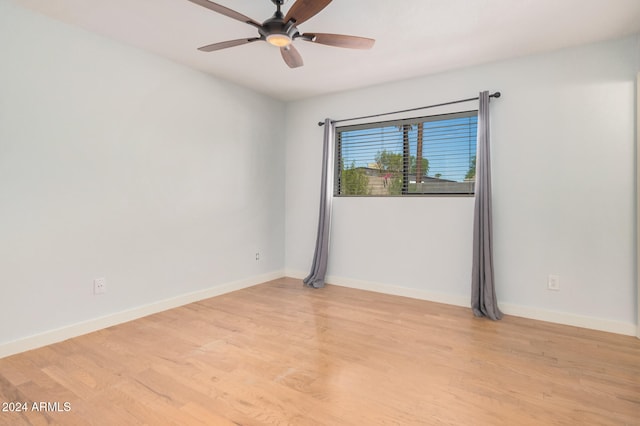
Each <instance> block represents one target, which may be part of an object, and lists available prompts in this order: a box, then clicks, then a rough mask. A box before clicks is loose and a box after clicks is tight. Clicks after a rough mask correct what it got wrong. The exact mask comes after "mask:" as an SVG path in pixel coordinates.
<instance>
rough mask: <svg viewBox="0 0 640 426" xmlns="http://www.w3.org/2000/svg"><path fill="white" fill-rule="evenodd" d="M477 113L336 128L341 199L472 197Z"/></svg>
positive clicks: (336, 183)
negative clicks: (412, 196)
mask: <svg viewBox="0 0 640 426" xmlns="http://www.w3.org/2000/svg"><path fill="white" fill-rule="evenodd" d="M477 127H478V113H477V111H465V112H458V113H452V114H441V115H432V116H426V117H417V118H411V119H402V120H392V121H384V122H377V123H367V124H358V125H352V126H343V127H338V128H336V148H337V149H336V156H337V159H336V160H337V161H336V173H335V178H336V181H335V189H334V194H335V195H337V196H402V195H406V196H411V195H425V194H432V195H447V194H451V195H456V194H457V195H472V194H473V193H474V183H475V155H476V140H477Z"/></svg>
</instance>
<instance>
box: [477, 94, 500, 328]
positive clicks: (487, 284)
mask: <svg viewBox="0 0 640 426" xmlns="http://www.w3.org/2000/svg"><path fill="white" fill-rule="evenodd" d="M489 136H490V135H489V92H488V91H485V92H481V93H480V106H479V108H478V148H477V151H476V190H475V192H476V204H475V214H474V220H473V268H472V278H471V308H472V309H473V313H474V315H475V316H478V317H482V316H485V317H488V318H491V319H492V320H499V319H501V318H502V312H500V309H499V308H498V301H497V300H496V290H495V280H494V274H493V224H492V220H491V158H490V157H491V152H490V148H489V140H490V138H489Z"/></svg>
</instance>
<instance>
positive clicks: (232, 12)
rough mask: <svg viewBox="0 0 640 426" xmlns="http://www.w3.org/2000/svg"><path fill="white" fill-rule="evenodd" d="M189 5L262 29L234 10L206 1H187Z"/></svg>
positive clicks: (258, 24)
mask: <svg viewBox="0 0 640 426" xmlns="http://www.w3.org/2000/svg"><path fill="white" fill-rule="evenodd" d="M189 1H190V2H191V3H195V4H199V5H200V6H202V7H206V8H207V9H209V10H213V11H214V12H218V13H220V14H222V15H225V16H228V17H229V18H233V19H237V20H238V21H240V22H244V23H245V24H249V25H253V26H254V27H258V28H260V27H262V25H261V24H260V23H258V22H256V21H254V20H253V19H251V18H249V17H248V16H245V15H243V14H242V13H238V12H236V11H235V10H232V9H229V8H228V7H224V6H221V5H219V4H217V3H213V2H210V1H208V0H189Z"/></svg>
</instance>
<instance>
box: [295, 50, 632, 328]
mask: <svg viewBox="0 0 640 426" xmlns="http://www.w3.org/2000/svg"><path fill="white" fill-rule="evenodd" d="M638 56H639V54H638V50H637V37H633V38H626V39H623V40H618V41H612V42H607V43H601V44H597V45H590V46H583V47H578V48H573V49H568V50H563V51H558V52H555V53H550V54H544V55H538V56H533V57H526V58H521V59H515V60H510V61H505V62H500V63H493V64H488V65H484V66H478V67H474V68H468V69H464V70H460V71H455V72H449V73H445V74H440V75H434V76H427V77H424V78H418V79H414V80H410V81H401V82H396V83H392V84H386V85H382V86H377V87H372V88H368V89H364V90H358V91H352V92H347V93H340V94H336V95H331V96H324V97H319V98H315V99H309V100H304V101H300V102H295V103H291V104H289V105H288V106H287V114H288V115H287V117H288V125H287V133H286V135H287V147H286V150H287V166H286V173H287V176H286V182H287V197H286V212H287V220H286V267H287V272H288V274H290V275H295V276H301V275H303V274H305V273H306V272H308V270H309V267H310V261H311V254H312V252H311V250H312V248H313V244H314V240H315V230H316V220H317V203H318V201H317V199H318V196H319V195H318V193H319V183H318V180H319V172H320V160H319V158H320V155H321V154H320V153H321V138H322V129H321V128H319V127H317V126H316V124H315V123H316V122H317V121H319V120H321V119H324V118H325V117H326V116H329V117H331V118H334V119H340V118H347V117H353V116H361V115H366V114H371V113H377V112H385V111H391V110H397V109H405V108H411V107H417V106H421V105H429V104H436V103H440V102H445V101H448V100H453V99H461V98H467V97H471V96H474V95H476V94H477V93H478V92H479V91H481V90H491V91H492V92H493V91H501V92H502V94H503V97H502V98H500V99H499V100H495V101H492V102H491V114H492V136H493V138H492V139H493V140H492V161H493V182H494V185H493V190H494V200H493V206H494V227H495V243H494V244H495V245H494V247H495V255H496V257H495V267H496V281H497V293H498V298H499V301H500V302H501V306H502V307H503V309H504V310H505V311H506V312H508V313H514V314H518V315H522V316H529V317H534V318H541V319H547V320H550V321H558V322H564V323H572V324H575V325H583V326H588V327H592V328H600V329H604V330H610V331H616V332H622V333H627V334H634V333H635V322H636V314H635V312H636V311H635V309H636V308H635V300H636V297H635V292H636V289H635V284H634V283H635V258H634V233H635V225H634V214H635V213H634V196H635V195H634V194H635V193H634V170H635V169H634V111H635V110H634V84H635V83H634V79H635V74H636V70H637V61H638ZM469 107H473V108H475V107H476V106H475V105H464V106H461V107H460V108H469ZM431 112H433V113H435V112H439V111H434V110H431ZM334 203H335V204H334V206H335V207H334V216H333V229H332V234H331V238H332V240H331V254H330V261H329V271H328V275H329V281H330V282H334V283H340V284H344V285H352V286H356V287H362V288H367V287H369V288H373V289H378V290H382V291H391V292H396V293H399V294H407V295H413V296H418V297H424V298H427V299H433V300H440V301H445V302H449V303H457V304H461V305H468V300H469V293H470V290H469V285H470V284H469V282H470V271H471V239H472V236H471V235H472V215H473V199H472V198H407V199H397V198H336V199H335V200H334ZM548 274H558V275H560V279H561V290H560V291H559V292H551V291H548V290H547V289H546V281H547V275H548Z"/></svg>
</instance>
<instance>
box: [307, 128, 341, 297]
mask: <svg viewBox="0 0 640 426" xmlns="http://www.w3.org/2000/svg"><path fill="white" fill-rule="evenodd" d="M333 135H334V124H333V122H332V121H331V120H330V119H328V118H327V119H326V120H325V121H324V145H323V148H322V180H321V183H320V212H319V214H318V236H317V237H316V248H315V253H314V255H313V263H312V265H311V272H310V273H309V275H308V276H307V277H306V278H305V279H304V280H303V282H304V284H305V285H306V286H308V287H314V288H321V287H324V276H325V274H326V273H327V260H328V258H329V230H330V228H331V205H332V201H333V163H334V144H333Z"/></svg>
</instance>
